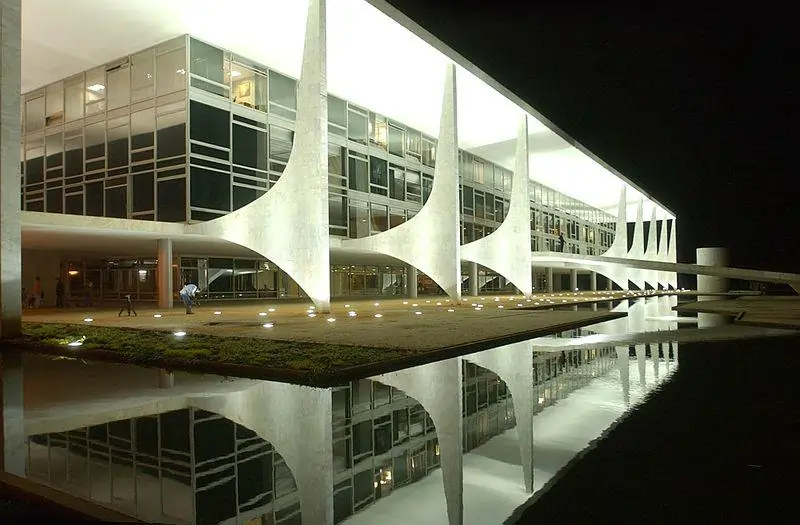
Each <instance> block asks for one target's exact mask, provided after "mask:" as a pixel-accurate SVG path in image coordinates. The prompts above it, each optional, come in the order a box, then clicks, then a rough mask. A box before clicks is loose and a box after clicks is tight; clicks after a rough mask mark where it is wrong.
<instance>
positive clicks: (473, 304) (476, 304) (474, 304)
mask: <svg viewBox="0 0 800 525" xmlns="http://www.w3.org/2000/svg"><path fill="white" fill-rule="evenodd" d="M470 306H478V303H472V304H471V305H470Z"/></svg>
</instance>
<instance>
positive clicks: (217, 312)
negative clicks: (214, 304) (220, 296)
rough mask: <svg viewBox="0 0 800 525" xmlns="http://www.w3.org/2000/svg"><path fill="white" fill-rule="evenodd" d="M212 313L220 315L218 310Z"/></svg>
mask: <svg viewBox="0 0 800 525" xmlns="http://www.w3.org/2000/svg"><path fill="white" fill-rule="evenodd" d="M214 315H222V312H220V311H219V310H217V311H216V312H214Z"/></svg>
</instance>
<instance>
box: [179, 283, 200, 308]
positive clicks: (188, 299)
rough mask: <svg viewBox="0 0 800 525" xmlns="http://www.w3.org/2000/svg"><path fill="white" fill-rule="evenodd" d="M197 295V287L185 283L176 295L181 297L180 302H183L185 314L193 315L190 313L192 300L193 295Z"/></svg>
mask: <svg viewBox="0 0 800 525" xmlns="http://www.w3.org/2000/svg"><path fill="white" fill-rule="evenodd" d="M196 293H197V286H196V285H194V284H192V283H188V282H187V283H186V284H184V285H183V288H181V291H180V292H178V295H180V297H181V301H183V305H184V306H185V307H186V313H187V314H193V313H194V312H193V311H192V299H193V298H194V294H196Z"/></svg>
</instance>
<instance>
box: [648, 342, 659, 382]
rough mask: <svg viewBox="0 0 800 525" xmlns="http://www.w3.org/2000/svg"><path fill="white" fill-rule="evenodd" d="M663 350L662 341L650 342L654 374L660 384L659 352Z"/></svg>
mask: <svg viewBox="0 0 800 525" xmlns="http://www.w3.org/2000/svg"><path fill="white" fill-rule="evenodd" d="M660 350H661V343H650V359H651V360H652V361H653V374H654V375H655V378H656V379H655V382H656V384H658V365H659V362H660V358H659V357H658V353H659V351H660Z"/></svg>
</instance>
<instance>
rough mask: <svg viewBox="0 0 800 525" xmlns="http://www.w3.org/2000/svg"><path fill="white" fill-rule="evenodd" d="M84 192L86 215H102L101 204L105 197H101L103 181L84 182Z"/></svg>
mask: <svg viewBox="0 0 800 525" xmlns="http://www.w3.org/2000/svg"><path fill="white" fill-rule="evenodd" d="M85 194H86V199H85V202H86V215H90V216H92V217H102V216H103V204H104V202H105V198H104V197H103V181H99V182H92V183H88V184H86V190H85Z"/></svg>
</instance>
